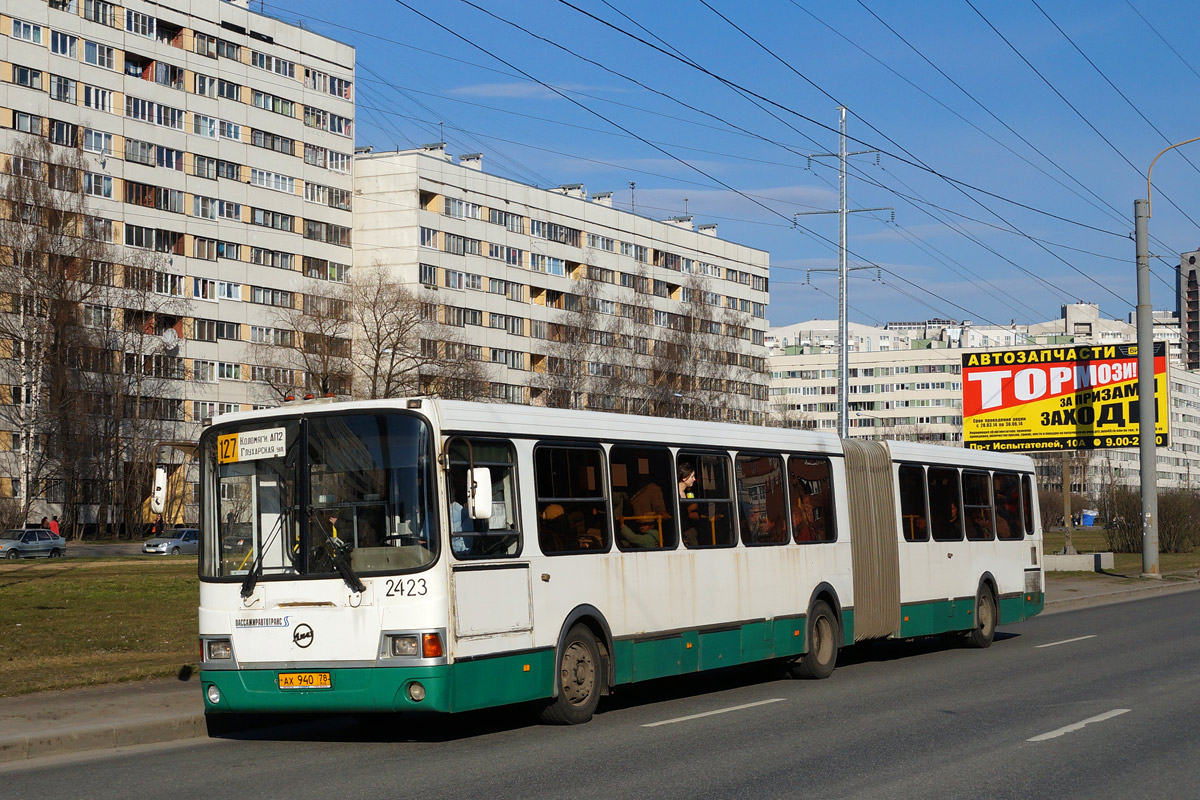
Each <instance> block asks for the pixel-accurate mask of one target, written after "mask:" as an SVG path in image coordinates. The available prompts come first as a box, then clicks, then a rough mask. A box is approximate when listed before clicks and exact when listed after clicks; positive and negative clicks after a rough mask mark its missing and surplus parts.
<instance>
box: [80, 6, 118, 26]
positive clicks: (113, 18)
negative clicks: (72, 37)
mask: <svg viewBox="0 0 1200 800" xmlns="http://www.w3.org/2000/svg"><path fill="white" fill-rule="evenodd" d="M83 18H84V19H88V20H91V21H92V22H99V23H100V24H102V25H107V26H109V27H110V28H115V27H116V26H117V7H116V6H115V5H114V4H113V3H110V2H108V0H83Z"/></svg>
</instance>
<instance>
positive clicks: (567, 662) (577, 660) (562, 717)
mask: <svg viewBox="0 0 1200 800" xmlns="http://www.w3.org/2000/svg"><path fill="white" fill-rule="evenodd" d="M556 664H557V669H556V671H555V680H556V681H557V682H558V686H557V689H558V694H557V696H556V697H555V698H554V699H553V700H551V701H550V703H549V704H548V705H547V706H546V707H545V708H544V709H543V710H542V715H541V717H542V721H543V722H548V723H550V724H552V725H579V724H581V723H584V722H587V721H588V720H590V719H591V718H592V714H594V713H595V711H596V706H597V705H598V704H599V703H600V692H601V689H602V683H603V681H602V678H601V675H602V673H601V665H602V662H601V659H600V645H599V644H597V642H596V637H595V636H594V635H593V634H592V632H591V630H590V629H589V628H588V627H587V626H586V625H574V626H572V628H571V630H569V631H567V636H566V638H565V639H564V640H563V645H562V651H561V652H560V653H559V654H558V658H557V659H556Z"/></svg>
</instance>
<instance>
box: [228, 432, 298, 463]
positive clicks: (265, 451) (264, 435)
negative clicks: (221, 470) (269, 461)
mask: <svg viewBox="0 0 1200 800" xmlns="http://www.w3.org/2000/svg"><path fill="white" fill-rule="evenodd" d="M286 452H287V428H266V429H264V430H261V431H241V432H239V433H227V434H225V435H224V436H218V437H217V462H218V463H221V464H236V463H237V462H239V461H254V460H256V459H259V458H276V457H278V456H282V455H284V454H285V453H286Z"/></svg>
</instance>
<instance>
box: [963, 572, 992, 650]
mask: <svg viewBox="0 0 1200 800" xmlns="http://www.w3.org/2000/svg"><path fill="white" fill-rule="evenodd" d="M995 637H996V598H995V596H994V595H992V590H991V589H989V588H988V587H987V586H981V587H980V588H979V596H978V597H977V598H976V599H975V627H974V628H972V629H971V631H970V632H969V633H967V645H968V646H969V647H977V648H980V649H982V648H984V647H988V646H989V645H991V643H992V639H994V638H995Z"/></svg>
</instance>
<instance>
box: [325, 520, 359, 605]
mask: <svg viewBox="0 0 1200 800" xmlns="http://www.w3.org/2000/svg"><path fill="white" fill-rule="evenodd" d="M321 533H323V534H325V555H327V556H329V560H330V561H331V562H333V567H334V569H336V570H337V571H338V574H339V575H341V576H342V580H344V581H345V582H346V585H347V586H349V587H350V588H351V589H353V590H354V591H356V592H358V593H359V594H361V593H363V592H365V591H366V590H367V587H366V585H365V584H364V583H363V582H362V580H360V579H359V577H358V576H357V575H355V574H354V568H353V567H351V566H350V550H351V547H350V545H348V544H346V543H345V542H343V541H342V540H341V539H338V538H336V537H334V536H331V535H330V534H329V531H327V530H325V529H324V528H322V529H321Z"/></svg>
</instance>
